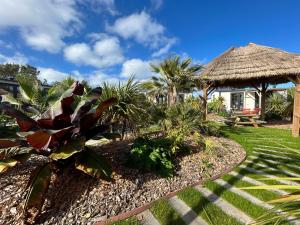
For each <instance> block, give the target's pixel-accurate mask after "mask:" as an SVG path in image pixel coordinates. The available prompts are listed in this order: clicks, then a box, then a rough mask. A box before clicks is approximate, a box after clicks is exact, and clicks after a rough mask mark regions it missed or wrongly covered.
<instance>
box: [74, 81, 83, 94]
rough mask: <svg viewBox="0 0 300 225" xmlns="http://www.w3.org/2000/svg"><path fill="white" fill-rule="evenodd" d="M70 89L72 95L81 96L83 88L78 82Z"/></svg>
mask: <svg viewBox="0 0 300 225" xmlns="http://www.w3.org/2000/svg"><path fill="white" fill-rule="evenodd" d="M71 88H73V94H74V95H83V92H84V86H83V85H82V84H80V83H79V82H78V81H76V82H74V83H73V84H72V86H71Z"/></svg>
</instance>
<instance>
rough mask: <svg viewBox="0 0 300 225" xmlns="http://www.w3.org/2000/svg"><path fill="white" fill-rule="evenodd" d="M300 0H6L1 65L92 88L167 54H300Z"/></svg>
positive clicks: (139, 71) (0, 11) (1, 11)
mask: <svg viewBox="0 0 300 225" xmlns="http://www.w3.org/2000/svg"><path fill="white" fill-rule="evenodd" d="M299 9H300V1H299V0H284V1H283V0H260V1H258V0H251V1H250V0H206V1H200V0H185V1H175V0H89V1H85V0H63V1H62V0H61V1H59V0H43V1H41V0H2V1H1V6H0V63H7V62H14V63H28V64H31V65H33V66H36V67H38V69H39V70H40V71H41V74H40V78H41V79H47V80H48V81H49V82H53V81H57V80H61V79H63V78H65V77H67V76H68V75H72V76H74V77H75V78H77V79H86V80H87V81H88V82H90V84H91V85H98V84H100V83H101V82H102V81H109V82H117V81H118V80H119V79H121V80H124V79H127V78H128V77H129V76H130V75H132V74H135V75H136V77H137V79H139V80H144V79H147V78H149V77H150V76H152V75H153V74H152V72H151V71H150V68H149V62H157V61H159V60H161V59H163V58H165V57H167V56H169V55H172V54H179V55H181V56H182V57H186V56H190V57H192V58H193V59H194V60H195V62H198V63H207V62H209V61H210V60H211V59H213V58H214V57H216V56H218V55H219V54H221V53H222V52H224V51H225V50H227V49H228V48H230V47H232V46H243V45H247V44H248V43H249V42H254V43H257V44H262V45H268V46H272V47H276V48H281V49H283V50H286V51H289V52H294V53H300V11H299Z"/></svg>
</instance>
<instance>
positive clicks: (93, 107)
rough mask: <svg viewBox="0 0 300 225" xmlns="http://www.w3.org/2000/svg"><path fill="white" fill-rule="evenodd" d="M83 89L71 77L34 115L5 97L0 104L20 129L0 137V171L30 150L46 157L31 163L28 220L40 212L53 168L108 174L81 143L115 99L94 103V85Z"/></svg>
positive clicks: (99, 159)
mask: <svg viewBox="0 0 300 225" xmlns="http://www.w3.org/2000/svg"><path fill="white" fill-rule="evenodd" d="M83 93H84V87H83V85H82V84H80V83H79V82H75V83H74V84H73V85H72V86H71V87H70V88H69V89H68V90H67V91H65V92H64V93H63V94H62V95H61V97H60V99H59V100H58V101H56V102H55V103H54V104H53V105H52V106H50V107H49V108H48V109H47V110H46V111H45V112H43V113H42V114H41V116H40V117H38V118H35V119H33V118H31V117H29V116H27V115H26V114H24V113H22V112H21V111H19V110H17V109H16V108H15V107H13V106H12V105H10V104H9V103H7V102H6V103H1V104H0V111H2V112H3V113H4V114H5V115H8V116H10V117H13V118H15V119H16V122H17V124H18V126H19V129H20V132H18V133H17V134H18V136H19V139H18V140H0V172H5V171H6V170H8V169H9V168H10V167H13V166H15V165H17V164H18V163H21V162H24V161H26V160H27V159H28V158H29V157H30V156H31V155H32V154H35V155H42V156H44V157H47V158H48V161H47V163H45V164H44V165H42V166H40V167H38V168H36V170H35V171H34V172H33V174H32V176H31V178H30V180H29V182H28V185H27V187H28V192H27V196H26V201H25V206H24V209H25V212H26V217H27V218H28V221H29V222H33V221H34V220H35V217H36V215H38V213H39V212H40V210H41V207H42V205H43V203H44V195H45V193H46V192H47V189H48V187H49V184H50V179H51V175H52V174H53V173H55V171H56V170H57V169H64V168H66V166H69V165H73V166H74V167H75V168H77V169H78V170H80V171H82V172H84V173H86V174H88V175H91V176H95V177H103V178H106V179H109V178H110V174H111V169H110V167H109V165H108V164H107V163H106V161H105V160H104V158H103V157H102V156H100V155H98V154H96V153H94V152H92V151H91V150H90V149H89V148H87V147H85V142H86V141H87V140H89V139H91V138H93V137H94V136H95V135H98V134H99V133H103V132H104V131H105V130H106V129H107V126H106V125H102V124H99V125H98V124H97V122H98V120H99V119H100V118H101V116H102V114H103V112H104V110H106V109H107V108H109V107H110V106H111V105H112V104H114V103H115V102H116V98H114V97H112V98H109V99H106V100H104V101H102V102H100V104H98V105H97V104H96V103H97V101H98V99H99V97H100V95H101V88H95V89H93V90H91V91H90V93H89V94H87V95H85V96H82V95H83Z"/></svg>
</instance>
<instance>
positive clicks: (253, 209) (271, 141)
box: [121, 127, 300, 225]
mask: <svg viewBox="0 0 300 225" xmlns="http://www.w3.org/2000/svg"><path fill="white" fill-rule="evenodd" d="M221 132H222V134H223V135H224V136H226V137H228V138H230V139H233V140H235V141H236V142H238V143H239V144H241V145H242V146H243V147H244V149H245V150H246V151H247V154H248V155H254V156H256V157H257V156H258V157H259V159H255V160H253V159H252V158H248V160H252V162H250V163H244V164H243V165H246V166H248V167H250V168H253V169H256V170H260V171H264V172H266V173H268V174H272V175H274V176H277V177H287V175H286V174H284V173H283V172H282V171H290V172H293V173H296V174H300V169H297V168H293V167H290V166H289V165H298V166H299V167H300V162H297V161H294V160H293V159H295V153H293V151H292V150H288V148H293V149H299V152H300V138H294V137H292V136H291V131H289V130H283V129H272V128H253V127H241V128H231V127H222V128H221ZM260 146H267V147H262V148H266V149H273V151H277V152H274V154H273V152H268V151H264V150H259V149H257V150H256V151H257V152H262V153H268V154H270V155H269V156H267V155H259V154H256V153H253V151H254V150H255V148H256V147H260ZM273 147H275V148H273ZM276 147H278V148H276ZM280 148H282V149H280ZM285 152H288V154H286V153H285ZM277 156H285V157H288V156H290V157H291V158H292V160H285V159H278V158H277ZM268 159H269V160H273V161H276V162H280V163H273V162H271V163H270V162H268V161H266V160H268ZM258 163H259V164H263V165H264V166H266V167H272V168H274V169H277V170H278V171H273V170H270V169H268V168H264V167H261V166H259V165H257V164H258ZM235 171H236V172H237V173H239V174H240V175H244V176H247V177H250V178H252V179H255V180H258V181H261V182H263V183H265V184H267V185H277V184H281V183H280V182H279V181H275V180H263V179H264V178H267V177H266V176H265V175H261V174H255V173H251V172H249V171H247V170H246V169H243V168H236V169H235ZM222 179H223V180H224V181H226V182H227V183H229V184H230V185H232V186H234V187H237V188H241V187H249V186H254V185H253V184H251V183H249V182H246V181H244V180H240V179H239V178H237V177H235V176H232V175H230V174H226V175H224V176H223V177H222ZM205 187H206V188H208V189H210V190H211V191H212V192H214V193H215V194H216V195H218V196H220V197H222V198H223V199H225V200H226V201H227V202H229V203H230V204H232V205H233V206H235V207H236V208H239V209H240V210H241V211H243V212H244V213H246V214H248V215H249V216H250V217H252V218H257V217H260V216H262V215H265V214H266V212H267V211H268V210H267V209H265V208H263V207H262V206H259V205H256V204H253V203H252V202H250V201H249V200H247V199H245V198H243V197H242V196H240V195H238V194H236V193H234V192H232V191H230V190H228V189H226V188H224V187H222V186H221V185H218V184H217V183H215V182H213V181H209V182H206V183H205ZM243 191H245V192H247V193H249V194H250V195H252V196H253V197H256V198H257V199H260V200H261V201H264V202H267V201H270V200H273V199H276V198H278V197H279V194H278V193H275V192H273V191H269V190H243ZM285 191H286V192H288V193H291V192H293V191H294V190H285ZM177 196H178V198H180V199H181V200H183V201H184V202H185V203H186V204H187V205H188V206H189V207H190V208H191V209H192V210H194V211H195V212H196V213H197V214H198V216H200V217H202V218H203V219H204V220H206V221H207V222H208V224H211V225H219V224H222V225H239V224H240V222H239V221H238V220H237V219H235V218H233V217H231V216H229V215H227V214H226V213H225V212H223V211H222V210H221V209H220V208H219V207H218V206H216V205H214V204H213V203H211V202H210V201H209V200H208V199H206V198H205V197H204V196H203V195H202V194H201V193H200V192H199V191H197V190H196V189H193V188H186V189H184V190H183V191H181V192H179V193H178V194H177ZM150 210H151V212H152V213H153V215H154V216H155V217H156V218H157V220H158V221H159V222H160V223H161V224H162V225H171V224H179V225H181V224H185V223H184V221H182V219H181V218H180V215H179V214H178V213H177V212H176V211H175V210H174V209H173V208H172V207H171V205H170V204H169V203H168V201H167V200H162V201H158V202H157V203H155V204H154V205H153V207H152V208H151V209H150ZM275 216H276V214H275V213H274V212H271V213H270V214H269V215H268V216H267V217H268V218H273V217H275ZM121 224H125V225H128V224H135V223H128V222H127V221H126V223H121ZM280 224H288V223H287V222H281V223H280Z"/></svg>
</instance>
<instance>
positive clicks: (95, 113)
mask: <svg viewBox="0 0 300 225" xmlns="http://www.w3.org/2000/svg"><path fill="white" fill-rule="evenodd" d="M116 102H117V98H109V99H107V100H105V101H103V102H102V103H100V104H99V105H98V107H97V108H96V109H95V110H91V111H90V112H89V113H87V114H86V115H85V116H83V117H82V118H81V120H80V130H81V131H86V130H88V129H89V128H91V127H92V126H94V125H96V123H97V121H98V120H99V118H100V117H101V116H102V113H103V112H104V110H106V109H107V108H108V107H110V106H111V105H113V104H114V103H116Z"/></svg>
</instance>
